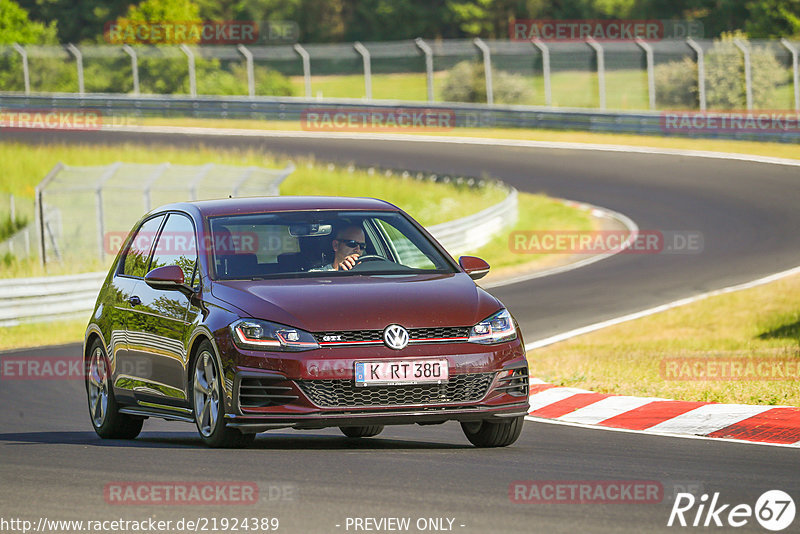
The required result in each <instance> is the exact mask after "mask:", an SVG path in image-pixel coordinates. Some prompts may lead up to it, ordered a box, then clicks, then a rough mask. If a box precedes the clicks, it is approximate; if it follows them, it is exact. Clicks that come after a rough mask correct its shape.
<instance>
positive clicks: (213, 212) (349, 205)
mask: <svg viewBox="0 0 800 534" xmlns="http://www.w3.org/2000/svg"><path fill="white" fill-rule="evenodd" d="M173 210H180V211H186V212H189V213H192V212H193V213H196V214H198V215H200V216H202V217H216V216H219V215H241V214H247V213H265V212H277V211H315V210H372V211H399V208H398V207H397V206H395V205H394V204H390V203H389V202H386V201H384V200H379V199H377V198H366V197H358V198H357V197H323V196H277V197H245V198H221V199H216V200H197V201H193V202H176V203H174V204H167V205H165V206H161V207H159V208H157V209H155V210H153V212H152V213H159V212H163V211H173Z"/></svg>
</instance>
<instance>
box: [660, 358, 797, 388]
mask: <svg viewBox="0 0 800 534" xmlns="http://www.w3.org/2000/svg"><path fill="white" fill-rule="evenodd" d="M659 372H660V374H661V378H663V379H664V380H676V381H697V380H708V381H718V382H728V381H748V380H764V381H780V380H800V360H798V359H797V358H776V357H770V358H745V357H713V356H710V357H705V358H701V357H688V358H687V357H675V358H663V359H662V360H661V362H660V365H659Z"/></svg>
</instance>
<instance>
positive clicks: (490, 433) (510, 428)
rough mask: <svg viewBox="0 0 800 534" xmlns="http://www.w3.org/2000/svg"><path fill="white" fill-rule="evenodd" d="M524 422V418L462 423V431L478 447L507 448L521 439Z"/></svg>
mask: <svg viewBox="0 0 800 534" xmlns="http://www.w3.org/2000/svg"><path fill="white" fill-rule="evenodd" d="M524 421H525V417H524V416H520V417H515V418H513V419H510V420H507V421H500V422H497V423H495V422H493V421H486V420H484V421H479V422H474V423H461V429H462V430H463V431H464V435H465V436H467V439H468V440H469V442H470V443H472V444H473V445H475V446H476V447H482V448H487V447H507V446H509V445H511V444H512V443H514V442H515V441H517V438H519V435H520V434H521V433H522V423H523V422H524Z"/></svg>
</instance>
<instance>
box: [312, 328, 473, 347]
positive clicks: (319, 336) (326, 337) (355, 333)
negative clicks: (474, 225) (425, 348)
mask: <svg viewBox="0 0 800 534" xmlns="http://www.w3.org/2000/svg"><path fill="white" fill-rule="evenodd" d="M408 336H409V339H410V341H411V342H414V341H417V342H425V341H430V342H435V341H436V340H440V339H447V340H450V339H453V338H456V339H464V340H466V339H468V338H469V328H468V327H463V326H445V327H436V328H410V329H409V330H408ZM314 337H315V338H316V340H317V341H318V342H319V343H321V344H323V345H325V344H331V345H332V344H336V343H354V342H360V343H367V342H369V343H375V344H380V343H383V330H335V331H330V332H315V333H314Z"/></svg>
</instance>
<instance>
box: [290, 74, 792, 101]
mask: <svg viewBox="0 0 800 534" xmlns="http://www.w3.org/2000/svg"><path fill="white" fill-rule="evenodd" d="M515 74H517V75H518V76H520V77H521V78H522V79H523V80H524V83H525V85H527V86H528V87H530V88H531V92H530V94H529V95H528V96H527V98H526V99H525V100H524V101H522V102H519V103H520V104H526V105H534V106H543V105H545V94H544V77H543V76H542V75H541V74H538V73H535V74H534V73H533V71H532V70H531V68H530V66H529V65H528V64H523V63H520V64H518V65H516V68H515ZM447 75H448V73H447V71H436V72H434V82H433V83H434V95H435V98H436V100H437V101H439V102H441V101H443V100H444V97H443V95H442V89H443V88H444V85H445V82H446V79H447ZM686 75H687V76H688V75H689V73H688V72H687V73H686ZM290 80H291V82H292V86H293V89H294V94H295V95H304V94H305V86H304V83H305V82H304V79H303V77H302V76H292V77H290ZM789 80H790V73H789V72H787V77H786V81H787V82H789ZM598 83H599V82H598V78H597V73H596V72H593V71H592V70H591V69H586V70H567V71H559V70H556V71H554V72H553V73H552V74H551V79H550V84H551V87H552V95H553V105H554V106H565V107H566V106H569V107H585V108H596V107H598V104H599V97H598ZM605 84H606V99H607V104H608V107H609V108H610V109H625V110H643V109H648V106H649V100H648V94H647V72H646V71H644V70H642V69H609V70H606V73H605ZM311 94H312V95H314V96H315V97H317V96H318V97H322V98H364V97H365V96H366V93H365V88H364V76H363V75H362V74H344V75H327V76H312V77H311ZM372 96H373V98H377V99H386V100H410V101H414V100H416V101H421V102H424V101H426V100H427V98H428V93H427V82H426V77H425V73H424V72H417V73H413V72H412V73H394V74H373V75H372ZM793 102H794V101H793V99H792V84H791V83H790V82H789V83H782V84H780V85H779V86H778V87H777V88H776V91H775V93H774V94H773V95H772V98H771V99H770V106H771V109H791V108H792V105H793Z"/></svg>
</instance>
